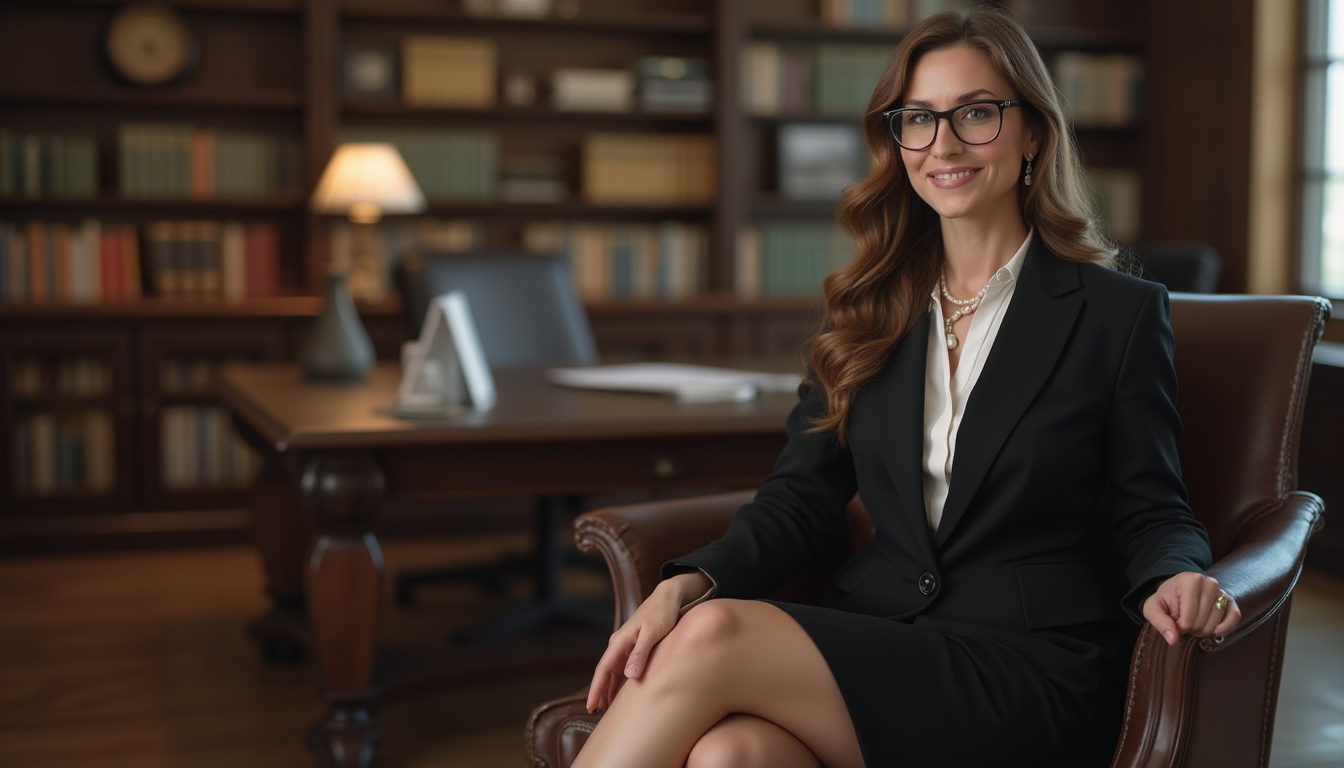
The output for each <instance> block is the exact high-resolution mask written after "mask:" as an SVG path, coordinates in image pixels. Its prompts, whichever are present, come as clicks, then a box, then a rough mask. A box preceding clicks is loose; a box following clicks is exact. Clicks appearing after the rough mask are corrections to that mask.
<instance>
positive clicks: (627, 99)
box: [551, 56, 714, 112]
mask: <svg viewBox="0 0 1344 768" xmlns="http://www.w3.org/2000/svg"><path fill="white" fill-rule="evenodd" d="M713 93H714V89H713V81H712V78H711V76H710V67H709V61H708V60H707V59H702V58H690V57H684V56H646V57H643V58H641V59H639V60H638V61H636V62H635V65H634V67H633V68H632V69H623V68H614V67H612V68H585V67H565V68H561V69H557V70H555V71H554V72H552V73H551V106H553V107H555V108H556V109H557V110H562V111H590V112H632V111H634V109H635V106H636V104H638V106H639V108H640V109H641V110H643V111H645V112H708V111H709V109H710V106H711V100H712V98H713ZM636 98H638V101H636Z"/></svg>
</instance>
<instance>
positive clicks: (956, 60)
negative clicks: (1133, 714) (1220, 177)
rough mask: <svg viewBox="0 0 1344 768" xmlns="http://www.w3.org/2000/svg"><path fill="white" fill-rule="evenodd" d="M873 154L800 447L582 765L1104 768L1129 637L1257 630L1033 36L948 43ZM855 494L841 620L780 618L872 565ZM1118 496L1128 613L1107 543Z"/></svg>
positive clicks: (900, 103)
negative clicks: (826, 563) (838, 563)
mask: <svg viewBox="0 0 1344 768" xmlns="http://www.w3.org/2000/svg"><path fill="white" fill-rule="evenodd" d="M864 129H865V131H866V134H867V139H868V145H869V148H870V151H871V153H872V155H873V170H872V173H871V174H870V175H869V177H868V178H867V179H866V180H865V181H863V182H861V183H859V184H857V185H855V186H854V187H852V188H851V189H849V190H847V192H846V194H845V197H844V200H843V201H842V203H841V207H840V218H841V222H842V224H843V225H844V226H845V227H846V229H847V230H848V231H849V232H850V234H851V235H852V236H853V238H854V240H855V242H856V244H857V250H858V256H857V258H856V260H855V262H854V263H853V264H852V265H850V266H847V267H845V268H843V269H840V270H838V271H837V272H836V273H835V274H833V275H832V276H831V277H830V278H829V279H828V280H827V282H826V306H827V324H826V330H825V331H824V332H823V333H821V334H820V335H819V336H818V337H817V338H816V339H815V340H814V343H813V348H812V369H813V370H812V375H811V376H810V377H809V380H808V382H807V383H805V384H804V386H803V387H801V388H800V403H799V405H798V406H797V407H796V408H795V410H794V412H793V414H792V415H791V416H790V418H789V421H788V435H789V441H788V444H787V446H786V448H785V450H784V452H783V453H782V454H781V456H780V459H779V461H778V463H777V465H776V467H775V470H774V472H773V473H772V475H771V476H770V477H769V478H768V479H767V480H766V481H765V483H764V484H763V485H762V486H761V488H760V490H759V491H758V493H757V495H756V497H755V499H754V500H753V501H752V502H751V503H750V504H748V505H746V506H744V507H743V508H742V509H741V510H739V511H738V513H737V515H736V516H735V517H734V519H733V522H732V524H731V526H730V528H729V530H728V531H727V533H726V534H725V535H724V536H723V537H722V538H721V539H719V540H718V541H716V542H714V543H712V544H710V545H708V546H706V547H704V548H702V549H699V550H697V551H695V552H693V553H690V554H689V555H687V556H686V557H684V558H682V559H681V560H678V561H676V562H674V563H669V564H667V565H665V566H664V569H663V576H664V580H663V581H662V582H661V583H660V585H659V586H658V587H657V588H656V589H655V590H654V592H653V594H652V595H651V596H650V597H649V598H648V600H646V601H645V602H644V604H643V605H641V607H640V608H639V609H638V610H637V611H636V612H635V614H634V615H633V616H632V617H631V618H630V620H629V621H628V622H627V623H626V624H625V625H624V626H623V627H621V628H620V629H619V630H617V631H616V632H615V633H614V634H613V635H612V637H611V641H610V644H609V646H608V648H607V651H606V653H605V654H604V655H603V657H602V659H601V661H600V662H599V663H598V666H597V669H596V671H595V673H594V676H593V684H592V687H591V689H590V692H589V695H588V706H589V707H590V708H593V709H601V708H605V709H606V712H605V714H604V715H603V717H602V720H601V721H600V723H599V725H598V726H597V728H596V730H595V731H594V732H593V733H592V735H591V737H590V739H589V741H588V743H587V745H586V746H585V748H584V750H583V752H582V754H580V756H579V758H578V760H577V762H576V763H575V765H576V766H583V767H584V768H590V767H591V766H621V767H622V768H628V767H629V766H640V767H641V768H645V767H647V766H662V765H666V766H680V765H683V764H685V765H687V766H692V767H695V768H698V767H700V766H739V767H740V766H772V767H775V768H778V767H779V766H818V765H823V766H826V767H827V768H847V767H849V766H862V765H868V766H896V765H909V766H919V767H920V768H930V767H931V766H976V768H984V767H985V766H1032V767H1033V768H1042V767H1043V766H1069V767H1070V768H1077V767H1078V766H1088V765H1104V764H1105V763H1106V761H1107V759H1108V756H1109V754H1110V752H1111V750H1112V749H1113V745H1114V743H1115V737H1116V728H1117V727H1118V724H1119V721H1120V706H1121V704H1122V700H1123V682H1124V678H1125V669H1126V664H1127V661H1128V645H1127V638H1128V636H1129V631H1128V630H1127V629H1126V628H1125V626H1124V623H1123V622H1124V614H1126V613H1127V614H1128V615H1129V617H1130V618H1131V619H1133V620H1134V621H1142V620H1145V619H1146V620H1147V621H1149V622H1151V623H1152V624H1153V625H1154V626H1155V627H1156V628H1157V629H1158V630H1160V631H1161V632H1162V634H1163V636H1164V637H1165V638H1166V639H1167V641H1168V642H1171V643H1174V642H1175V641H1176V638H1177V636H1178V634H1180V633H1188V634H1191V635H1194V636H1197V637H1206V636H1211V635H1223V634H1226V633H1227V632H1229V631H1231V630H1232V629H1233V628H1234V627H1235V626H1236V624H1237V622H1238V621H1239V620H1240V611H1239V610H1238V608H1237V606H1236V603H1235V601H1233V600H1231V599H1230V597H1228V596H1226V595H1224V594H1223V593H1222V592H1221V591H1220V590H1219V587H1218V584H1217V582H1215V581H1214V580H1213V579H1210V578H1208V577H1206V576H1204V575H1203V574H1202V570H1203V569H1204V568H1206V567H1207V566H1208V565H1209V563H1210V559H1211V558H1210V554H1209V548H1208V537H1207V534H1206V533H1205V531H1204V529H1203V527H1202V526H1201V525H1200V524H1199V523H1198V522H1197V521H1196V520H1195V519H1194V517H1193V516H1192V515H1191V512H1190V509H1189V506H1188V504H1187V502H1186V495H1185V488H1184V486H1183V484H1182V482H1181V478H1180V468H1179V463H1178V457H1177V444H1178V441H1179V432H1180V423H1179V420H1178V417H1177V414H1176V410H1175V400H1176V381H1175V372H1174V368H1173V362H1172V345H1171V328H1170V324H1169V321H1168V298H1167V293H1166V291H1165V290H1164V289H1163V288H1162V287H1161V286H1160V285H1155V284H1153V283H1149V282H1146V281H1143V280H1140V279H1138V278H1135V277H1131V276H1128V275H1124V274H1121V273H1119V272H1117V271H1115V270H1113V269H1110V268H1108V266H1109V264H1110V262H1111V260H1112V259H1113V257H1114V249H1113V248H1112V247H1111V246H1109V245H1108V244H1107V243H1106V242H1105V240H1104V239H1103V238H1102V237H1101V236H1100V235H1099V233H1098V232H1097V231H1096V230H1095V228H1094V225H1093V221H1092V219H1091V218H1090V214H1089V212H1088V210H1087V206H1086V204H1085V203H1084V196H1083V186H1082V183H1081V170H1080V168H1079V163H1078V160H1077V157H1076V155H1075V154H1074V150H1073V148H1072V146H1071V144H1070V139H1069V134H1068V130H1067V128H1066V126H1065V123H1064V120H1063V117H1062V113H1061V110H1060V106H1059V102H1058V98H1057V95H1056V91H1055V89H1054V87H1053V85H1052V84H1051V82H1050V80H1049V76H1048V74H1047V71H1046V69H1045V66H1044V65H1043V63H1042V62H1041V59H1040V57H1039V55H1038V54H1037V52H1036V50H1035V48H1034V46H1033V45H1032V43H1031V42H1030V40H1029V39H1028V38H1027V36H1026V35H1025V33H1024V32H1023V30H1022V29H1021V27H1020V26H1019V25H1018V24H1017V22H1016V21H1015V20H1013V19H1012V18H1011V17H1009V16H1008V15H1006V14H1005V13H1004V12H1002V11H997V10H993V9H989V8H978V9H976V10H974V11H970V12H964V13H963V12H951V13H943V14H939V15H936V16H933V17H931V18H929V19H928V20H926V21H924V22H923V23H921V24H920V25H919V26H918V27H916V28H915V29H914V30H913V31H912V32H911V33H910V34H909V35H908V36H907V37H906V38H905V39H904V40H903V41H902V43H901V45H900V46H899V48H898V49H897V51H896V53H895V55H894V57H893V60H892V62H891V64H890V65H889V66H888V68H887V71H886V72H885V74H884V75H883V76H882V79H881V81H880V82H879V83H878V85H877V88H876V90H875V92H874V95H873V99H872V101H871V103H870V108H869V110H868V113H867V116H866V117H865V120H864ZM855 493H858V495H859V496H860V497H861V498H862V499H863V501H864V503H865V506H866V507H867V509H868V511H869V513H870V514H871V515H872V517H873V519H874V522H875V524H876V528H877V533H876V537H875V541H874V544H873V546H872V547H871V548H870V549H869V550H868V551H867V552H865V553H863V554H861V555H859V556H857V557H855V558H854V559H853V560H851V561H850V562H849V563H847V564H846V565H845V566H844V567H843V568H842V569H841V570H840V572H839V573H838V574H837V575H836V577H835V581H834V588H833V589H832V590H831V592H830V594H829V596H828V597H827V599H826V601H825V604H824V605H823V606H806V605H796V604H787V603H778V602H771V601H766V600H761V599H759V598H761V597H762V596H764V595H767V594H769V593H770V591H771V590H773V589H774V588H776V587H778V586H779V585H781V584H782V583H784V582H785V581H787V580H788V579H789V578H790V577H791V576H792V575H794V574H796V573H797V572H798V571H799V570H800V569H802V568H804V567H806V566H807V565H808V564H809V563H811V562H813V561H815V560H816V559H817V558H818V557H820V556H821V555H822V554H823V553H824V552H825V551H827V549H828V548H830V547H831V546H832V545H834V544H835V543H836V542H838V541H839V540H841V539H842V537H844V536H845V535H846V527H845V518H844V512H843V510H844V507H845V504H846V503H847V502H848V501H849V500H850V499H851V498H852V497H853V496H854V495H855ZM1104 495H1105V496H1107V498H1108V501H1109V509H1110V510H1111V513H1110V515H1111V517H1110V523H1109V524H1110V525H1112V526H1113V528H1114V534H1115V540H1116V542H1117V549H1118V552H1119V554H1120V556H1121V557H1122V558H1124V561H1125V563H1126V566H1127V569H1126V575H1127V576H1128V578H1129V582H1130V591H1129V593H1128V594H1127V595H1126V596H1125V598H1124V600H1123V602H1122V605H1118V606H1117V605H1113V604H1112V603H1111V601H1110V600H1108V599H1107V598H1106V596H1105V594H1106V593H1105V592H1104V590H1103V589H1102V587H1101V586H1100V584H1099V582H1098V578H1097V576H1096V575H1095V569H1094V568H1093V566H1092V564H1091V562H1090V559H1089V558H1090V552H1089V549H1088V544H1087V542H1088V538H1089V531H1090V529H1091V528H1092V526H1093V525H1094V524H1095V523H1097V522H1098V521H1097V520H1095V519H1094V518H1096V517H1097V516H1098V511H1097V510H1098V509H1099V508H1100V507H1102V506H1103V505H1102V504H1101V502H1102V498H1103V496H1104ZM711 597H712V598H714V599H709V598H711ZM618 691H619V695H617V694H618Z"/></svg>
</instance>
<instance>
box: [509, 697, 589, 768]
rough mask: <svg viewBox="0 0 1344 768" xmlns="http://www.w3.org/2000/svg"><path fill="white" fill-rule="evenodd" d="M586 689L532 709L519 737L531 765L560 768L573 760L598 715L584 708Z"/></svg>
mask: <svg viewBox="0 0 1344 768" xmlns="http://www.w3.org/2000/svg"><path fill="white" fill-rule="evenodd" d="M587 703H588V689H587V688H584V689H583V690H581V691H575V692H574V693H571V694H569V695H567V696H561V697H560V698H557V699H551V700H550V701H548V702H546V703H545V704H541V705H540V706H538V707H536V708H535V709H533V710H532V714H531V715H530V716H529V717H528V718H527V729H526V731H525V732H524V734H523V739H524V741H525V743H526V744H527V761H528V765H530V766H532V768H562V766H567V765H570V764H571V763H573V762H574V758H575V757H577V756H578V754H579V750H580V749H581V748H582V747H583V744H584V742H586V741H588V734H590V733H592V732H593V728H594V727H596V726H597V720H598V718H599V717H600V715H595V714H590V713H589V712H588V708H587Z"/></svg>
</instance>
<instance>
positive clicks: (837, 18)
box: [821, 0, 928, 28]
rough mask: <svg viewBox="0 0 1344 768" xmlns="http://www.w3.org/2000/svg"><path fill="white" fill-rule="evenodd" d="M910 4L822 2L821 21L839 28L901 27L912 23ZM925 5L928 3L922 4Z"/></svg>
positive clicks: (891, 0) (899, 0)
mask: <svg viewBox="0 0 1344 768" xmlns="http://www.w3.org/2000/svg"><path fill="white" fill-rule="evenodd" d="M910 3H911V0H821V20H822V21H824V22H826V23H827V24H832V25H835V26H837V27H888V28H890V27H901V26H905V25H906V24H909V23H910V14H911V12H912V11H913V10H914V9H912V8H911V7H910ZM924 5H928V3H921V6H924ZM921 10H927V9H924V8H922V9H921Z"/></svg>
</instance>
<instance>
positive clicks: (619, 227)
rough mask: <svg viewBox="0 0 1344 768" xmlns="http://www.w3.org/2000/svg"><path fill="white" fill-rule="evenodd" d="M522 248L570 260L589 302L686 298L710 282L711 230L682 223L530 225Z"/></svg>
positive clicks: (575, 280)
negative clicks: (708, 271)
mask: <svg viewBox="0 0 1344 768" xmlns="http://www.w3.org/2000/svg"><path fill="white" fill-rule="evenodd" d="M523 247H524V248H525V249H527V250H529V251H532V252H534V253H559V254H563V255H564V256H565V257H566V258H568V260H569V262H570V265H571V268H572V271H573V275H574V283H575V285H576V286H577V287H578V290H579V295H580V296H581V297H582V298H583V299H584V300H585V301H604V300H609V299H649V298H668V299H685V298H690V297H693V296H696V295H698V294H700V293H702V292H703V291H704V286H705V284H706V270H707V268H708V262H709V232H708V230H707V228H705V227H703V226H697V225H691V224H686V223H684V222H680V221H665V222H661V223H659V224H605V223H593V222H562V221H554V222H532V223H530V224H528V225H527V226H526V227H524V229H523Z"/></svg>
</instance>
